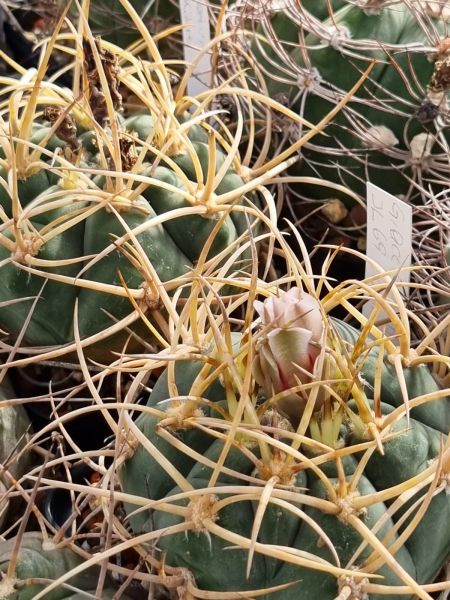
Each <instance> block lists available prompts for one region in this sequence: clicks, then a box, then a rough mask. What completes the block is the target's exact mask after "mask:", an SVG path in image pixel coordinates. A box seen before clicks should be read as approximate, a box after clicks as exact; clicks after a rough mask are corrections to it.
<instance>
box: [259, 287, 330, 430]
mask: <svg viewBox="0 0 450 600" xmlns="http://www.w3.org/2000/svg"><path fill="white" fill-rule="evenodd" d="M254 306H255V310H256V311H257V313H258V314H259V316H260V318H261V324H262V327H263V331H262V336H261V338H260V340H259V342H258V343H257V347H256V354H255V359H254V361H253V365H252V367H253V376H254V378H255V381H256V383H257V384H258V385H260V386H261V387H262V388H263V389H264V392H265V395H266V397H267V398H270V397H271V396H273V395H275V394H278V393H280V392H285V391H287V390H289V389H291V388H293V387H295V386H298V385H299V384H304V383H308V382H309V381H311V376H312V373H313V371H314V365H315V362H316V359H317V357H318V355H319V353H320V345H319V342H320V340H321V337H322V332H323V317H322V314H321V311H320V304H319V302H318V301H317V300H316V299H315V298H313V296H311V295H310V294H307V293H306V292H303V291H302V290H301V289H300V288H296V287H295V288H292V289H290V290H289V292H287V293H285V294H283V295H282V296H281V297H279V298H276V297H272V298H267V299H266V300H265V301H264V302H259V301H255V303H254ZM305 402H306V399H305V397H304V396H302V395H300V394H299V393H296V392H292V393H291V394H286V395H283V397H282V399H280V401H279V402H278V403H277V408H279V409H280V410H281V411H282V412H284V413H286V414H287V415H288V416H289V417H291V418H293V419H294V420H295V421H297V420H298V418H299V415H300V414H301V412H302V411H303V409H304V406H305Z"/></svg>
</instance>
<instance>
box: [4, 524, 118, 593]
mask: <svg viewBox="0 0 450 600" xmlns="http://www.w3.org/2000/svg"><path fill="white" fill-rule="evenodd" d="M17 541H18V540H17V538H12V539H10V540H8V541H6V542H1V543H0V571H1V579H0V598H2V600H32V599H33V598H36V596H37V595H38V594H39V593H41V592H43V590H45V588H46V587H47V586H48V585H51V584H53V582H54V581H56V580H58V578H59V577H61V576H62V575H66V574H67V573H69V572H70V571H71V570H72V569H76V568H77V567H79V566H80V565H81V564H82V563H83V562H84V559H83V557H82V556H80V555H77V554H76V552H74V550H73V549H72V548H69V547H64V546H58V545H57V544H55V543H53V542H52V541H51V540H50V539H48V540H44V539H43V537H42V534H41V533H37V532H27V533H25V534H24V535H23V537H22V539H21V540H20V544H19V546H18V552H17V554H16V553H15V546H16V544H17ZM13 561H14V568H13V569H12V563H13ZM10 569H12V572H11V573H10V572H9V571H10ZM99 574H100V568H99V567H97V566H94V567H90V568H89V569H84V570H82V571H81V573H75V574H74V575H73V577H71V578H67V579H68V582H67V583H64V584H61V585H59V586H56V588H54V589H52V590H51V591H50V592H48V593H45V594H43V597H44V598H46V599H47V600H60V599H62V598H67V600H71V599H75V598H89V597H90V596H87V595H86V594H92V597H95V590H96V586H97V583H98V579H99ZM108 583H109V584H111V582H109V581H108ZM76 589H81V590H82V591H83V592H85V593H83V594H82V593H77V592H75V590H76ZM101 594H102V596H101V597H102V598H105V599H107V598H113V596H114V594H117V590H114V589H108V588H107V587H105V588H104V589H103V590H102V592H101ZM121 598H125V599H126V598H128V596H127V595H126V594H124V595H121Z"/></svg>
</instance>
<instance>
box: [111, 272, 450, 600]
mask: <svg viewBox="0 0 450 600" xmlns="http://www.w3.org/2000/svg"><path fill="white" fill-rule="evenodd" d="M291 266H292V265H291ZM311 278H312V275H311ZM297 281H299V279H297ZM308 281H312V279H309V280H308ZM308 281H307V282H304V286H305V288H306V289H304V290H303V291H299V290H295V289H293V290H291V292H290V293H289V294H282V293H281V292H280V293H279V294H278V295H279V298H276V297H275V298H273V297H272V294H273V292H270V291H268V289H267V287H266V286H263V287H262V288H261V293H264V295H265V296H269V298H268V299H266V301H265V302H264V304H263V303H260V304H256V305H255V306H256V308H257V309H258V312H259V314H260V315H261V317H262V319H261V320H258V321H255V322H254V324H253V326H252V327H251V328H250V329H247V330H246V331H245V332H244V335H240V334H238V333H236V334H232V335H230V333H229V330H228V331H227V329H228V325H227V323H226V321H225V322H224V323H225V324H224V325H223V330H222V335H220V333H219V332H218V331H217V330H215V334H214V336H213V340H214V341H213V342H212V346H211V347H210V349H209V351H208V353H207V354H206V355H205V354H204V355H203V357H202V358H201V355H200V358H201V360H199V354H198V352H196V353H195V355H196V360H191V361H189V360H187V358H188V357H186V355H185V353H184V355H183V357H182V360H179V361H178V360H176V355H175V356H173V357H172V359H171V363H170V366H169V367H168V369H167V371H166V372H165V374H164V375H163V376H162V377H161V378H160V379H159V380H158V381H157V383H156V385H155V386H154V387H153V390H152V392H151V394H150V397H149V400H148V403H147V406H146V407H141V408H140V412H141V413H142V414H141V415H140V416H139V417H138V418H137V420H136V421H133V420H132V419H131V416H130V414H128V412H127V411H126V412H125V414H124V417H123V418H124V420H123V424H124V425H125V427H126V430H127V431H128V435H127V441H128V447H127V448H126V449H124V454H123V458H122V466H121V469H120V478H121V485H122V489H123V490H124V491H125V492H126V493H127V496H126V497H125V498H126V499H127V505H126V507H127V511H128V514H129V522H130V525H131V527H132V529H133V531H134V532H135V534H136V535H138V536H139V540H147V541H150V540H153V539H157V540H158V549H159V551H160V552H161V553H162V555H161V558H162V557H164V558H163V559H164V564H165V565H171V566H172V567H176V566H178V567H185V568H188V569H189V570H190V571H191V573H192V576H193V578H194V581H193V582H192V581H191V583H190V587H189V588H188V589H189V591H190V593H191V595H192V596H193V597H204V595H205V594H209V595H210V596H211V597H215V593H219V592H221V593H222V592H227V593H229V595H230V597H241V596H242V595H244V596H251V597H262V598H267V600H269V599H270V598H279V599H280V600H290V599H291V598H292V599H293V598H302V600H308V599H310V598H311V599H312V598H321V600H328V599H330V600H332V599H334V598H337V597H339V598H341V597H342V598H355V599H356V598H358V599H359V598H361V599H362V598H371V599H377V600H381V598H387V599H389V600H399V599H400V598H411V599H412V597H419V598H427V599H430V595H429V592H430V591H432V590H433V589H435V590H437V589H440V588H439V584H436V586H437V587H433V585H432V584H430V582H431V581H432V580H433V578H434V577H435V576H436V574H437V572H438V571H439V569H440V568H441V566H442V565H443V564H444V562H445V560H446V559H447V558H448V556H449V555H450V532H449V531H448V528H447V527H446V526H445V523H446V522H447V521H448V518H449V514H450V497H449V495H448V476H449V468H450V464H449V447H448V437H447V436H448V431H449V427H450V398H449V395H448V393H449V390H448V389H445V386H442V384H440V383H439V382H438V381H437V380H435V379H434V378H433V376H432V375H431V373H430V371H429V369H428V366H427V363H429V362H433V361H437V362H438V363H439V362H440V363H442V367H444V364H445V363H446V359H445V358H443V357H439V356H430V357H428V356H422V355H421V356H417V355H415V353H414V352H413V351H410V350H409V342H408V326H407V313H406V312H405V310H404V308H402V302H401V298H400V296H399V294H398V293H396V301H398V303H399V305H400V311H401V312H400V315H399V316H396V315H395V313H394V312H393V310H392V309H389V307H388V306H387V303H386V301H385V300H384V299H383V296H382V291H383V284H379V285H375V287H374V289H373V291H372V292H371V293H372V295H373V297H374V298H376V300H377V302H378V304H377V306H378V309H379V308H381V307H383V308H385V309H387V310H388V313H389V318H390V319H391V323H392V324H393V326H394V327H395V330H396V336H395V337H394V338H392V337H391V338H386V337H385V336H384V335H383V334H382V332H381V331H380V330H379V329H378V328H377V327H375V326H374V325H373V320H372V321H366V319H365V318H364V317H363V316H362V315H360V314H359V313H358V311H356V310H355V309H354V308H353V307H351V304H350V303H349V300H350V299H351V298H353V299H355V298H358V297H360V295H361V294H366V293H367V289H368V288H367V286H363V287H359V286H358V285H357V284H356V283H354V282H350V283H348V284H347V286H346V285H345V284H342V285H341V286H340V287H339V288H336V289H332V288H331V286H329V288H330V289H329V290H328V293H326V294H325V296H324V298H323V300H322V301H321V302H318V301H317V298H316V297H314V296H311V295H310V294H311V293H312V294H314V291H313V289H312V288H311V284H310V283H308ZM273 289H276V285H274V286H273V287H272V290H273ZM337 306H341V308H342V306H345V307H347V308H348V309H349V310H350V311H351V315H352V316H353V317H355V318H357V319H359V320H360V323H361V329H358V328H355V327H352V326H351V325H349V324H347V323H344V322H342V321H337V320H335V319H331V318H330V317H329V316H328V313H329V312H330V311H331V310H333V309H334V308H336V307H337ZM319 325H320V327H319ZM308 331H309V334H308ZM395 339H398V345H396V344H394V342H393V340H395ZM308 348H309V349H308ZM252 357H253V358H252ZM172 361H174V362H172ZM447 362H448V361H447ZM447 368H448V367H447ZM251 372H253V374H254V379H253V378H252V377H251V376H250V373H251ZM289 373H290V374H291V375H292V376H291V375H288V374H289ZM295 374H297V378H295ZM271 378H272V386H271V385H270V379H271ZM277 378H279V380H277ZM255 380H256V381H255ZM260 384H261V385H260ZM286 417H287V418H286ZM144 499H148V500H147V501H146V503H145V504H144Z"/></svg>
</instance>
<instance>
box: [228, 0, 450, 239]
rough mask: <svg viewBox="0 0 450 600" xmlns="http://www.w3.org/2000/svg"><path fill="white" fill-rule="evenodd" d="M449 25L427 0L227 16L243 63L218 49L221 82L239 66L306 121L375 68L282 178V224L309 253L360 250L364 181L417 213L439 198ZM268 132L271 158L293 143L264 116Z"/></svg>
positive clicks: (258, 9)
mask: <svg viewBox="0 0 450 600" xmlns="http://www.w3.org/2000/svg"><path fill="white" fill-rule="evenodd" d="M448 18H449V11H448V3H445V2H444V3H439V2H429V1H427V0H423V1H422V0H421V1H417V2H416V1H414V2H404V1H403V0H398V1H394V2H391V1H383V0H381V1H375V2H372V1H366V0H357V1H347V0H331V1H330V2H314V1H309V0H300V1H291V0H287V1H286V2H277V1H274V2H269V3H268V2H261V1H260V0H253V1H252V2H246V1H243V2H238V3H237V5H236V6H231V7H230V8H229V10H228V15H227V18H226V20H225V21H224V22H223V23H222V29H223V30H226V31H229V32H230V33H231V32H234V37H232V38H231V39H232V44H234V45H235V47H236V46H237V47H240V48H241V49H242V53H241V57H240V59H239V61H238V59H236V58H235V56H236V52H235V51H232V50H231V47H230V48H228V47H227V46H226V44H227V40H225V43H224V44H225V47H224V51H223V52H222V54H221V58H222V60H221V67H222V71H223V73H224V75H223V77H224V78H226V77H229V76H230V75H231V73H233V72H234V71H236V69H238V68H240V67H248V71H247V74H248V75H247V76H248V79H249V84H250V85H252V86H255V87H261V85H263V86H265V87H266V89H267V92H268V93H269V94H270V95H271V96H272V97H273V98H276V99H278V100H279V101H281V102H284V103H285V104H286V106H289V107H290V108H292V109H293V110H294V111H295V112H297V113H298V114H300V115H301V116H304V117H305V118H306V119H312V120H314V119H318V118H320V115H321V114H323V112H324V111H327V110H329V109H330V107H331V106H333V104H334V103H335V102H336V101H338V100H339V98H340V97H341V95H342V92H343V91H344V90H347V89H348V86H349V85H351V83H352V82H353V81H354V80H355V79H356V78H357V77H358V76H359V74H360V73H361V72H362V71H363V70H364V69H365V68H366V67H367V65H368V64H370V63H371V61H374V60H375V61H376V62H375V65H374V67H373V70H372V71H371V73H370V75H369V77H368V80H367V82H366V83H365V84H364V85H363V86H362V87H361V88H360V89H359V90H358V92H357V93H356V94H355V95H354V97H353V100H352V101H351V102H349V103H348V105H347V106H346V108H345V110H343V111H342V112H341V113H340V114H339V115H337V117H336V118H335V119H334V120H333V123H332V124H330V126H329V127H328V128H327V135H326V136H319V137H316V138H315V139H314V140H313V141H312V142H310V143H307V144H306V145H305V146H303V147H302V149H301V152H300V153H299V161H298V162H297V163H296V164H295V165H293V167H292V168H291V169H290V170H289V177H287V178H285V183H286V185H285V197H286V200H287V201H286V202H285V207H286V208H285V213H284V214H286V215H287V216H288V218H290V219H292V220H294V222H297V223H299V226H301V229H302V233H303V234H304V236H305V238H306V239H307V240H308V237H309V238H310V239H311V243H312V244H314V243H317V242H318V241H322V240H323V238H324V236H326V235H327V236H328V240H329V241H330V242H331V243H336V244H340V243H343V244H345V245H348V246H352V247H353V248H358V249H359V250H363V249H364V242H365V238H364V233H363V229H364V226H365V221H366V219H365V212H364V206H363V204H364V202H365V198H366V182H367V181H371V182H372V183H374V184H376V185H379V186H380V187H382V188H383V189H385V190H386V191H388V192H391V193H393V194H395V195H400V196H401V197H403V198H404V199H406V200H408V201H413V202H417V203H419V204H424V203H425V202H426V201H427V200H428V199H429V198H430V197H431V195H432V194H434V195H435V194H438V193H439V192H442V190H444V189H445V188H446V186H447V179H448V177H447V174H448V170H449V163H448V142H449V135H448V117H447V112H448V92H449V81H448V62H449V50H448V32H447V23H448ZM219 72H220V69H219ZM273 129H274V134H275V135H274V137H275V139H276V140H277V142H276V143H273V144H272V147H271V149H272V151H273V152H275V153H277V152H279V151H280V149H281V148H283V147H284V145H285V144H286V143H288V141H289V140H293V139H295V138H296V137H297V136H298V135H299V134H301V133H302V127H301V126H300V127H298V126H297V125H293V124H292V123H291V122H290V121H289V119H285V118H282V119H281V120H280V119H277V118H274V124H273ZM308 178H309V179H308ZM324 182H328V183H324ZM330 183H333V184H334V185H330ZM341 185H343V186H344V187H345V188H349V189H350V190H352V191H353V192H354V193H355V194H356V195H357V198H356V199H357V200H359V201H360V202H359V204H361V203H362V206H359V205H355V198H353V199H351V198H350V196H349V195H348V194H347V193H345V192H344V190H343V189H342V188H340V186H341ZM342 202H343V203H344V204H345V206H344V205H343V204H342ZM300 224H301V225H300Z"/></svg>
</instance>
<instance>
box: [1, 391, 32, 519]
mask: <svg viewBox="0 0 450 600" xmlns="http://www.w3.org/2000/svg"><path fill="white" fill-rule="evenodd" d="M14 396H15V394H14V391H13V390H12V387H11V386H10V385H9V382H7V381H6V380H4V381H3V382H2V383H1V385H0V464H1V472H0V496H1V499H0V527H1V526H3V524H4V522H5V519H6V517H7V514H8V508H9V505H10V499H11V492H13V491H14V489H15V488H14V482H15V480H17V479H20V477H21V476H22V475H23V474H24V473H26V471H27V469H28V468H29V467H30V466H31V462H32V459H31V453H30V451H29V449H28V448H26V444H27V441H28V440H29V438H30V435H31V422H30V419H29V418H28V416H27V413H26V411H25V408H24V406H23V405H22V404H17V403H15V404H14V403H10V402H9V401H10V400H12V399H13V398H14Z"/></svg>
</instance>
